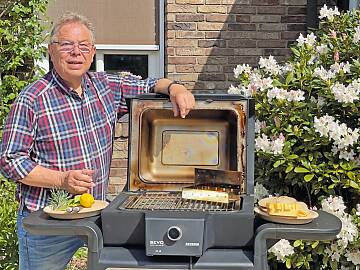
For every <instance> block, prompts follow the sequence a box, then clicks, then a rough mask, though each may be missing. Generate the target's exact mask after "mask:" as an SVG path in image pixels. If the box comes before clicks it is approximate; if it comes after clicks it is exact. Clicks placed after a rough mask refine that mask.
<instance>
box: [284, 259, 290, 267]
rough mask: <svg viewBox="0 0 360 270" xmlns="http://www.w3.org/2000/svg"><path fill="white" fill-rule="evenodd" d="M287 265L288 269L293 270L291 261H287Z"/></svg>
mask: <svg viewBox="0 0 360 270" xmlns="http://www.w3.org/2000/svg"><path fill="white" fill-rule="evenodd" d="M285 265H286V268H287V269H291V260H290V259H286V263H285Z"/></svg>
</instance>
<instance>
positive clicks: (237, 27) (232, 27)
mask: <svg viewBox="0 0 360 270" xmlns="http://www.w3.org/2000/svg"><path fill="white" fill-rule="evenodd" d="M255 30H256V25H255V24H253V23H236V24H235V23H229V24H228V31H255Z"/></svg>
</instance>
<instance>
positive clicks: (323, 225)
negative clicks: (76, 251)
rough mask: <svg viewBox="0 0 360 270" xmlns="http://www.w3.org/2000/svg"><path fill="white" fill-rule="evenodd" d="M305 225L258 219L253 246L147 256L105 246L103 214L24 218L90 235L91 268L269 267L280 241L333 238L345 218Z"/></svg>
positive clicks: (42, 230)
mask: <svg viewBox="0 0 360 270" xmlns="http://www.w3.org/2000/svg"><path fill="white" fill-rule="evenodd" d="M318 213H319V217H318V218H316V219H315V220H313V221H312V222H311V223H308V224H304V225H287V224H276V223H268V222H266V223H264V222H263V221H261V220H258V219H257V220H256V222H255V224H257V225H255V226H256V228H255V235H254V245H253V248H252V249H209V250H207V251H206V252H205V253H204V254H203V255H202V256H201V257H199V258H197V257H185V256H181V257H178V256H146V255H145V250H144V249H142V248H139V247H138V248H136V247H115V246H104V244H103V236H102V231H101V217H100V216H96V217H90V218H84V219H78V220H56V219H53V218H50V217H49V216H48V215H47V214H45V213H44V212H43V211H37V212H34V213H32V214H30V216H29V217H27V218H25V219H24V227H25V229H26V230H27V231H28V232H30V233H32V234H38V235H78V236H83V237H84V238H86V241H87V246H88V270H105V269H108V268H112V269H114V268H115V269H116V268H145V269H217V270H219V269H221V270H230V269H231V270H245V269H246V270H250V269H255V270H267V269H269V267H268V264H267V250H268V248H269V246H270V245H271V244H274V243H275V242H276V240H279V239H288V240H295V239H301V240H331V239H334V238H335V237H336V235H337V234H338V233H339V232H340V230H341V221H340V220H339V219H338V218H337V217H335V216H334V215H331V214H329V213H327V212H323V211H318Z"/></svg>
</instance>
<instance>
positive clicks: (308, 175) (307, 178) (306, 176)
mask: <svg viewBox="0 0 360 270" xmlns="http://www.w3.org/2000/svg"><path fill="white" fill-rule="evenodd" d="M314 176H315V174H313V173H311V174H307V175H305V176H304V180H305V182H309V181H311V179H313V178H314Z"/></svg>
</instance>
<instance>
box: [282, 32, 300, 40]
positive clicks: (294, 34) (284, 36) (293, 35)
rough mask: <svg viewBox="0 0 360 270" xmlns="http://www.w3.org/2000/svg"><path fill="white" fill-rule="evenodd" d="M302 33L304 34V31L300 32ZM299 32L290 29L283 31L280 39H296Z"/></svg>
mask: <svg viewBox="0 0 360 270" xmlns="http://www.w3.org/2000/svg"><path fill="white" fill-rule="evenodd" d="M301 33H302V34H303V35H304V34H305V33H304V32H301ZM299 34H300V32H290V31H285V32H282V33H281V39H286V40H296V39H297V38H298V37H299Z"/></svg>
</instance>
